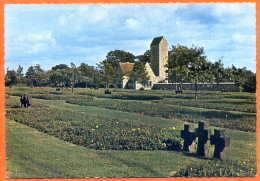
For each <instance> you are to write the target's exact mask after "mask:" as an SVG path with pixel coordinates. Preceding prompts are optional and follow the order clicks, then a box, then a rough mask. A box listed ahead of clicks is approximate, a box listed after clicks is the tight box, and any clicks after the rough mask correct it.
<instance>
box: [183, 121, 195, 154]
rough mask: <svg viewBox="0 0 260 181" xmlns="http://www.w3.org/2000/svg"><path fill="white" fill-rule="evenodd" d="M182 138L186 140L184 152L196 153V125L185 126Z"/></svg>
mask: <svg viewBox="0 0 260 181" xmlns="http://www.w3.org/2000/svg"><path fill="white" fill-rule="evenodd" d="M181 138H182V139H184V145H183V150H184V151H190V152H194V151H195V144H194V140H195V139H196V135H195V129H194V125H192V124H185V125H184V130H181Z"/></svg>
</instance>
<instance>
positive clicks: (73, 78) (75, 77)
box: [68, 62, 80, 94]
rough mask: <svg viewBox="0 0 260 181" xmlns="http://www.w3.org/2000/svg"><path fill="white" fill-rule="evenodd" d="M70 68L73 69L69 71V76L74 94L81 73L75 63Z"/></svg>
mask: <svg viewBox="0 0 260 181" xmlns="http://www.w3.org/2000/svg"><path fill="white" fill-rule="evenodd" d="M70 66H71V69H68V70H69V71H68V75H69V77H70V84H71V92H72V94H73V93H74V86H75V83H77V82H79V81H80V72H79V71H78V70H77V67H76V65H75V64H74V63H72V62H71V64H70Z"/></svg>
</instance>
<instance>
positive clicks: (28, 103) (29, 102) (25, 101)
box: [20, 94, 32, 108]
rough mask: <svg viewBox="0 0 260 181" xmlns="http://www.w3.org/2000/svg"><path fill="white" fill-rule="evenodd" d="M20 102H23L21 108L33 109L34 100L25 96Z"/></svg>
mask: <svg viewBox="0 0 260 181" xmlns="http://www.w3.org/2000/svg"><path fill="white" fill-rule="evenodd" d="M20 102H21V108H22V107H25V108H28V107H31V105H32V98H31V97H28V96H26V95H25V94H24V95H23V96H21V98H20Z"/></svg>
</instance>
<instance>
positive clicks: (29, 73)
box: [25, 66, 35, 86]
mask: <svg viewBox="0 0 260 181" xmlns="http://www.w3.org/2000/svg"><path fill="white" fill-rule="evenodd" d="M25 77H26V79H27V84H28V85H30V86H33V85H34V84H35V79H34V78H35V70H34V67H33V66H30V67H29V68H28V69H27V72H26V73H25Z"/></svg>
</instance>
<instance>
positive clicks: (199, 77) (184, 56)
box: [167, 45, 256, 97]
mask: <svg viewBox="0 0 260 181" xmlns="http://www.w3.org/2000/svg"><path fill="white" fill-rule="evenodd" d="M222 58H223V57H221V58H220V59H219V60H218V61H216V62H211V61H209V60H207V57H206V56H205V55H204V49H203V48H202V47H196V46H194V45H193V46H192V47H191V48H188V47H186V46H182V45H177V46H172V47H171V50H170V51H169V58H168V65H167V67H168V70H167V71H168V79H169V82H177V83H183V82H193V83H194V84H195V92H197V83H198V82H203V83H210V82H215V83H218V84H219V83H221V82H233V83H235V84H236V85H237V86H238V87H239V89H240V90H241V91H247V92H255V91H256V74H255V73H253V72H252V71H250V70H247V69H246V67H244V68H236V67H235V66H234V65H232V66H231V67H227V68H224V65H223V63H222V61H221V59H222ZM176 89H177V85H176ZM195 97H196V95H195Z"/></svg>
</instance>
